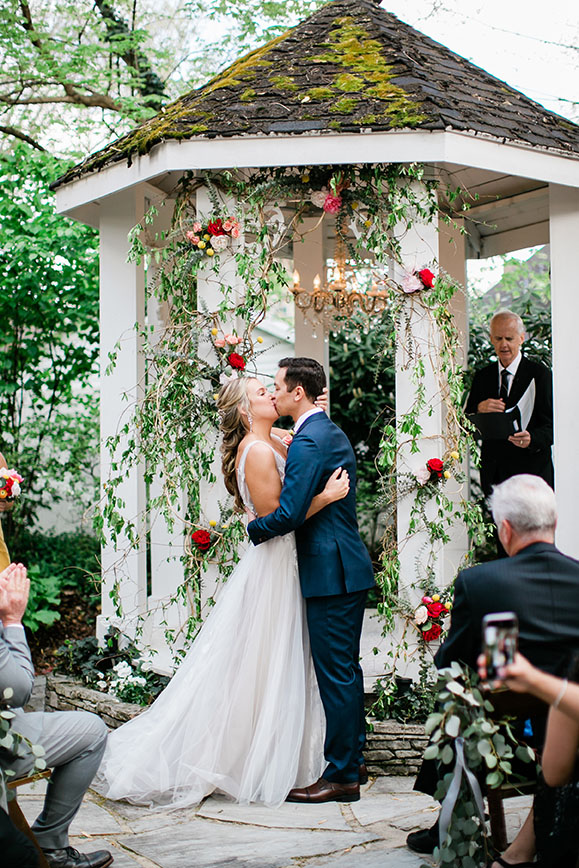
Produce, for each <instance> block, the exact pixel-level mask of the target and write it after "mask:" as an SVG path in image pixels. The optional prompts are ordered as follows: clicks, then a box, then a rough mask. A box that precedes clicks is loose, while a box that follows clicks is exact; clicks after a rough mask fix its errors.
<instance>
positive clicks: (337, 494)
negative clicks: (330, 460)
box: [322, 467, 350, 503]
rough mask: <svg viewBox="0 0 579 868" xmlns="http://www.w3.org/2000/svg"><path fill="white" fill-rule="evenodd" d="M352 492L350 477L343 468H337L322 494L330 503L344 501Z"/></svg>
mask: <svg viewBox="0 0 579 868" xmlns="http://www.w3.org/2000/svg"><path fill="white" fill-rule="evenodd" d="M349 491H350V476H349V474H348V471H347V470H345V469H344V468H343V467H337V468H336V469H335V470H334V472H333V473H332V475H331V476H330V477H329V479H328V481H327V482H326V484H325V486H324V490H323V492H322V494H324V495H325V496H326V498H327V502H328V503H335V501H336V500H343V499H344V498H345V497H346V495H347V494H348V492H349Z"/></svg>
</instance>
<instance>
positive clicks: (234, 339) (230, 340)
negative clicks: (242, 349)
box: [225, 335, 241, 347]
mask: <svg viewBox="0 0 579 868" xmlns="http://www.w3.org/2000/svg"><path fill="white" fill-rule="evenodd" d="M225 340H226V341H227V343H228V344H229V345H230V346H232V347H235V346H236V345H237V344H239V343H241V338H238V337H237V336H236V335H225Z"/></svg>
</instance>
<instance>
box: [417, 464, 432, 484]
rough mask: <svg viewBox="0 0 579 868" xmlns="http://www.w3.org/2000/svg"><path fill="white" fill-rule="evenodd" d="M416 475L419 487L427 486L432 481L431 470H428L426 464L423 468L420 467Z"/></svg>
mask: <svg viewBox="0 0 579 868" xmlns="http://www.w3.org/2000/svg"><path fill="white" fill-rule="evenodd" d="M414 475H415V477H416V481H417V483H418V484H419V485H426V483H427V482H429V481H430V470H429V469H428V467H427V466H426V464H423V466H422V467H419V468H418V470H417V471H416V473H415V474H414Z"/></svg>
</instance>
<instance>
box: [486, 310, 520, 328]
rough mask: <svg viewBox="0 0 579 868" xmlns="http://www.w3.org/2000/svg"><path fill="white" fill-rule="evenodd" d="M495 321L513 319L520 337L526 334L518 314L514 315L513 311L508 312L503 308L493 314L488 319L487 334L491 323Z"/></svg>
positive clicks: (491, 325)
mask: <svg viewBox="0 0 579 868" xmlns="http://www.w3.org/2000/svg"><path fill="white" fill-rule="evenodd" d="M497 319H514V320H515V321H516V323H517V329H518V331H519V334H520V335H524V334H526V332H525V324H524V322H523V320H522V319H521V317H520V316H519V314H518V313H515V312H514V310H509V309H508V308H506V307H505V308H503V309H502V310H497V312H496V313H495V314H493V315H492V316H491V318H490V322H489V332H490V331H491V329H492V327H493V323H494V322H495V321H496V320H497Z"/></svg>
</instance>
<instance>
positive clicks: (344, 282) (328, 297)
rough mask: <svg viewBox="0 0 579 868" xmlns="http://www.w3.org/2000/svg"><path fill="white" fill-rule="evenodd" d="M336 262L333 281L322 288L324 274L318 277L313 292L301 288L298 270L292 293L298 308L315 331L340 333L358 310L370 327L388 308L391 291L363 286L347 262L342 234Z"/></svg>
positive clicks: (337, 247)
mask: <svg viewBox="0 0 579 868" xmlns="http://www.w3.org/2000/svg"><path fill="white" fill-rule="evenodd" d="M334 262H335V266H334V269H333V272H332V280H331V281H330V282H329V283H325V284H324V285H323V286H322V281H321V278H320V275H319V274H316V276H315V277H314V280H313V286H312V288H311V289H305V288H304V287H302V286H300V275H299V272H298V271H297V270H295V271H294V273H293V286H292V290H291V291H292V294H293V297H294V299H295V303H296V306H297V307H299V309H300V310H301V311H302V313H303V314H304V316H305V318H306V319H307V320H308V321H309V322H310V323H311V325H312V326H313V327H314V328H316V327H320V328H323V329H324V331H328V330H332V331H339V330H340V329H341V328H342V327H343V325H344V323H346V322H347V321H348V320H349V319H350V318H351V317H352V315H353V314H354V313H355V311H356V309H357V310H359V311H360V312H361V313H363V314H364V315H365V317H366V320H367V324H368V326H369V325H370V322H371V320H372V319H373V318H374V317H377V316H379V315H380V314H381V313H382V312H383V311H384V310H385V309H386V307H387V304H388V291H387V290H386V289H385V288H384V289H380V288H379V284H378V283H376V282H375V281H373V282H372V286H371V288H370V289H369V290H365V289H364V288H363V287H360V285H359V283H358V280H357V277H356V273H355V271H354V269H353V268H351V266H350V265H348V263H347V262H346V251H345V246H344V242H343V240H342V238H341V237H340V236H339V235H338V236H337V238H336V249H335V253H334ZM381 283H382V284H385V283H386V281H385V280H382V281H381Z"/></svg>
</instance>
